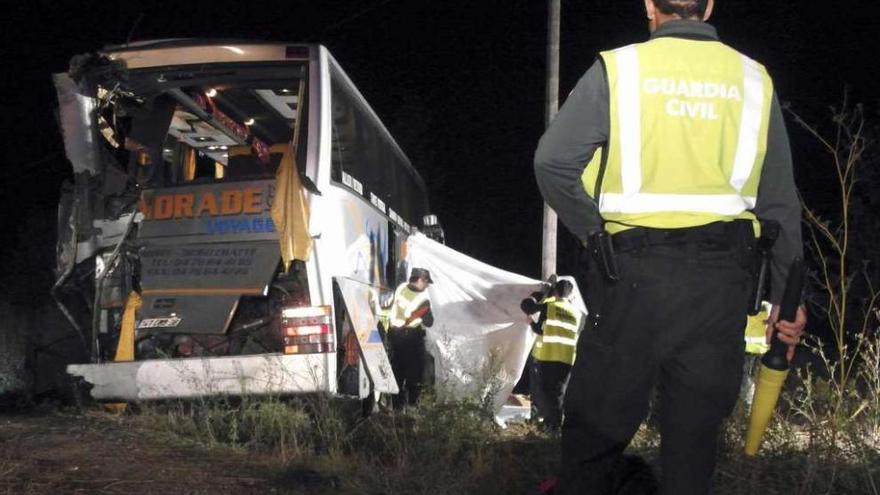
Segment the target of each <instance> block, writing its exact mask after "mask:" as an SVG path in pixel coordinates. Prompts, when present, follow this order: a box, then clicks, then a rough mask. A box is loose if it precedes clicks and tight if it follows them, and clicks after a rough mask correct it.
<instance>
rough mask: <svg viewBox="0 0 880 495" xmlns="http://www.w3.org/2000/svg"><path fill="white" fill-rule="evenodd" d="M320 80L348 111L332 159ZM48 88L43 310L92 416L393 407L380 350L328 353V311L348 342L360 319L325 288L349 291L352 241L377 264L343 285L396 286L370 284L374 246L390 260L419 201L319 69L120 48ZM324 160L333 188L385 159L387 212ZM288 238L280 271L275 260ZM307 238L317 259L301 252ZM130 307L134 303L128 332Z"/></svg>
mask: <svg viewBox="0 0 880 495" xmlns="http://www.w3.org/2000/svg"><path fill="white" fill-rule="evenodd" d="M330 65H333V67H334V70H335V71H336V72H334V76H333V77H336V78H337V80H336V82H334V83H333V84H335V86H333V87H334V88H337V89H340V88H341V91H342V92H344V94H345V96H346V98H349V99H352V98H353V99H354V100H353V101H354V102H355V103H356V105H355V106H350V107H345V108H344V110H345V112H346V114H345V115H344V116H341V115H340V116H339V118H345V119H347V120H348V121H349V122H347V123H346V124H345V129H343V131H344V135H343V137H342V138H341V139H343V140H344V141H339V140H336V141H333V140H331V139H330V136H331V135H332V132H331V129H330V127H329V126H331V125H332V122H333V121H332V117H333V115H334V112H338V111H339V109H333V108H331V102H332V100H331V99H330V98H329V89H330V87H331V85H330V80H329V77H330V76H329V74H330V73H329V72H328V68H329V67H330ZM55 81H56V87H57V89H58V99H59V105H60V107H61V112H60V115H61V118H60V119H59V120H60V124H61V126H62V132H63V135H64V140H65V150H66V152H67V156H68V158H69V159H70V161H71V163H72V164H73V167H74V171H75V172H76V173H75V177H76V181H75V182H74V184H72V185H69V186H68V187H67V192H66V193H64V194H63V200H62V204H61V205H60V206H61V207H60V208H59V226H58V229H59V237H58V263H57V264H58V267H57V271H58V275H59V276H58V283H57V284H56V290H55V291H54V292H55V293H57V295H58V296H59V297H58V298H59V300H60V301H61V300H63V301H64V303H65V305H66V307H68V308H72V309H71V311H69V313H71V314H72V315H73V316H72V317H70V320H71V322H72V323H73V324H74V325H76V326H78V327H79V328H80V330H81V333H82V334H83V335H84V340H88V341H89V342H88V343H87V347H88V348H89V349H90V351H91V360H92V361H93V363H92V364H79V365H72V366H70V367H69V368H68V371H69V373H70V374H72V375H75V376H80V377H82V378H83V379H84V380H86V381H87V382H89V383H91V384H92V385H93V389H92V396H93V397H95V398H98V399H101V400H112V399H124V400H139V399H155V398H172V397H192V396H197V395H207V394H214V393H224V394H239V393H257V394H261V393H299V392H314V391H323V392H329V393H340V394H345V395H350V396H355V397H362V398H363V397H365V396H366V395H367V394H368V393H369V392H370V391H371V390H377V391H389V392H396V383H395V380H394V377H393V374H392V373H391V371H390V365H389V363H388V356H387V355H386V354H385V350H384V346H382V344H381V341H380V342H379V344H378V345H376V342H374V341H371V340H369V338H366V339H364V340H363V341H360V340H359V339H353V340H352V339H348V340H343V335H342V333H343V332H342V328H341V326H339V325H337V322H339V321H348V322H349V323H348V324H350V322H351V317H348V318H349V319H348V320H346V319H345V318H344V317H342V316H340V315H341V314H342V313H344V312H345V311H346V307H349V308H351V309H352V311H353V312H354V314H355V316H356V317H357V318H360V319H359V320H358V328H359V330H358V332H359V335H360V334H361V333H363V332H364V331H365V330H364V328H361V327H362V325H368V324H370V321H372V320H370V321H368V320H363V318H361V316H362V315H361V313H362V312H363V311H362V310H363V309H364V308H369V305H366V306H365V305H364V304H366V303H363V302H361V301H357V300H353V299H352V300H350V299H349V297H348V296H347V297H346V299H345V301H344V303H343V302H339V304H337V300H336V298H335V293H334V280H335V278H334V277H337V276H342V277H345V276H347V275H353V274H352V273H349V272H348V271H349V270H350V269H351V267H352V265H351V264H350V263H349V262H348V260H347V259H346V256H347V254H348V253H349V252H350V251H351V250H350V246H349V245H348V244H350V243H352V242H354V241H352V239H359V240H358V241H357V242H361V241H360V239H363V238H366V237H365V236H375V235H377V233H378V234H380V235H381V236H382V237H383V239H382V240H381V242H382V245H383V246H386V247H384V248H382V249H383V250H382V251H379V252H376V251H370V252H365V253H364V254H365V255H366V256H368V258H369V259H368V260H367V261H366V263H367V265H368V268H369V269H368V270H366V271H363V273H360V272H359V273H357V274H354V275H356V276H357V278H363V275H364V274H366V273H369V274H370V275H369V281H368V284H367V286H366V287H368V288H371V290H374V291H376V290H384V291H388V290H389V286H392V287H393V286H394V285H396V283H398V280H396V279H395V278H392V277H389V276H388V274H390V273H393V272H394V270H390V269H388V267H399V263H400V262H402V256H400V255H399V253H398V252H396V251H394V252H392V253H391V254H390V255H389V254H388V247H387V246H389V245H390V243H391V242H394V241H395V240H396V243H397V244H398V245H402V242H403V241H404V240H405V237H406V235H408V234H409V233H410V232H412V228H411V227H410V226H411V225H415V224H416V222H417V220H418V219H419V218H420V217H421V216H422V215H423V214H424V213H426V212H425V211H424V210H423V208H422V207H423V206H425V207H426V201H425V199H424V198H425V195H424V191H422V193H421V194H417V193H416V191H415V190H413V191H412V192H410V191H409V190H408V189H407V187H409V186H410V185H415V186H417V187H420V188H421V189H422V190H423V189H424V184H423V183H422V182H421V179H420V178H419V177H418V176H417V174H416V173H415V171H414V170H413V169H412V166H411V165H410V164H409V162H408V160H406V159H405V157H403V155H402V152H401V151H400V150H399V148H397V146H396V144H394V143H393V140H392V139H391V137H390V135H389V134H387V131H386V130H385V129H384V127H383V126H382V125H381V123H380V122H378V119H377V118H376V116H375V114H374V113H372V110H370V109H369V107H368V106H367V104H366V102H365V101H364V100H363V98H362V97H361V96H360V94H359V93H358V92H357V90H356V89H355V88H354V87H353V85H352V84H351V81H350V80H349V79H348V78H347V77H346V76H345V75H344V74H343V73H342V72H341V69H339V68H338V66H336V65H335V61H333V60H332V57H330V56H329V54H328V53H327V51H326V49H324V48H323V47H320V46H316V45H286V44H261V43H256V44H239V45H230V44H228V43H215V42H210V41H193V40H176V41H163V42H155V43H153V42H147V43H138V44H132V45H130V46H125V47H119V48H113V49H108V50H105V51H104V53H101V54H90V55H85V56H78V57H74V59H73V60H72V61H71V70H70V72H69V73H68V74H62V75H56V76H55ZM340 85H341V86H340ZM340 94H343V93H340ZM355 118H356V119H359V120H358V121H357V122H354V120H353V119H355ZM333 132H336V131H333ZM334 153H335V155H336V156H337V157H338V158H339V157H342V158H344V159H345V165H344V167H345V168H346V169H348V168H349V167H352V166H354V164H356V163H358V162H359V161H363V163H365V164H368V165H365V166H369V167H374V166H375V165H376V164H374V163H373V162H371V160H378V159H389V157H393V159H394V160H396V161H395V162H394V166H395V167H398V168H401V170H402V172H401V173H400V175H399V178H398V179H395V178H394V177H395V176H393V175H389V176H388V178H383V179H382V181H378V182H375V184H376V185H379V184H387V189H388V191H387V192H381V194H380V191H378V190H369V189H368V190H367V191H363V190H361V191H360V192H356V191H355V190H353V189H350V188H343V186H346V183H347V184H349V185H351V184H355V183H357V184H360V185H361V186H363V185H364V184H366V185H367V186H369V187H372V186H373V185H374V183H373V182H368V181H367V178H366V177H365V176H360V179H357V178H352V177H358V175H357V174H355V175H354V176H352V175H349V174H348V173H347V172H346V173H345V174H344V177H340V176H339V174H340V167H342V166H343V165H341V164H340V163H337V162H333V161H332V160H333V159H332V158H331V157H332V156H333V155H334ZM401 157H402V158H401ZM367 170H368V168H364V169H363V172H364V173H366V172H367ZM306 171H308V173H306ZM389 173H390V172H389ZM282 177H284V178H285V179H284V181H283V182H282V179H281V178H282ZM349 179H351V180H352V181H353V182H351V181H349ZM388 179H391V181H390V182H389V181H388ZM404 179H405V180H406V182H405V183H404V182H401V183H400V184H397V182H395V181H403V180H404ZM361 181H362V182H361ZM333 188H337V189H339V190H340V191H344V195H341V194H337V195H335V196H334V198H339V197H342V196H350V198H347V199H346V206H345V207H344V208H340V207H339V206H338V205H337V204H335V203H330V202H328V203H326V205H327V207H326V208H324V209H322V210H321V212H320V213H319V217H318V218H310V216H309V215H310V213H309V211H310V208H311V205H312V200H313V198H314V197H315V196H317V195H320V194H321V192H319V191H325V190H329V189H333ZM371 191H372V196H369V195H368V196H366V199H365V197H364V196H363V195H362V194H367V193H370V192H371ZM393 194H399V195H401V198H400V199H395V198H394V197H392V196H393ZM404 194H406V195H409V196H411V197H413V198H416V199H417V201H419V203H418V204H417V206H413V205H408V204H405V203H404V202H403V201H404V198H403V197H402V195H404ZM279 195H280V196H279ZM331 196H333V195H331ZM386 202H387V206H386ZM378 206H381V210H377V207H378ZM392 207H393V208H394V209H393V210H392ZM389 215H390V218H393V221H389ZM282 220H283V221H282ZM365 220H366V223H365ZM349 230H350V231H349ZM294 235H295V236H298V237H297V238H296V239H295V240H293V239H292V237H291V239H288V242H286V243H283V245H285V246H286V247H287V249H286V250H285V251H284V253H285V259H284V261H285V263H282V256H281V250H279V241H284V240H285V236H294ZM322 235H325V236H326V238H327V239H333V241H334V242H333V243H330V242H326V243H324V247H323V248H322V249H321V250H315V251H314V252H311V251H312V250H311V249H310V247H311V243H312V242H313V238H315V239H317V238H320V237H321V236H322ZM279 238H281V239H279ZM370 239H373V241H371V242H379V240H378V239H374V237H370ZM358 245H360V244H358ZM291 246H295V248H293V249H291ZM303 246H306V248H305V249H303ZM310 252H311V255H309V253H310ZM290 253H293V255H292V256H291V255H290ZM297 258H301V259H297ZM289 259H292V261H289ZM288 262H289V266H288ZM364 263H365V262H364V261H363V260H361V261H359V262H358V264H357V265H356V267H355V268H354V269H355V270H356V271H357V270H363V269H364V268H367V265H364ZM398 271H400V270H398ZM374 274H376V276H374ZM132 291H136V292H137V294H139V297H138V299H139V300H140V303H139V305H138V306H137V307H134V306H133V307H132V308H128V313H126V301H130V300H131V298H129V297H128V296H129V294H130V293H131V292H132ZM346 291H347V292H350V291H349V290H348V289H346ZM367 292H370V290H367V291H366V292H365V291H358V293H357V294H356V295H355V296H353V297H368V296H367ZM83 296H85V297H83ZM90 299H91V300H90ZM84 301H88V303H85V304H84ZM65 305H62V308H63V309H64V308H65ZM86 314H88V315H90V317H84V316H83V315H86ZM123 314H128V315H129V316H127V317H125V318H123ZM131 314H134V318H131ZM132 321H133V323H132ZM372 323H373V324H375V321H372ZM123 326H126V333H125V335H126V338H124V339H123V338H121V337H122V335H123ZM128 332H130V333H128ZM364 335H367V334H364ZM130 336H133V337H132V338H130ZM131 341H133V342H134V344H133V349H130V352H120V351H121V349H119V348H118V347H119V346H120V345H121V344H119V342H131ZM129 345H131V344H129ZM345 355H354V356H356V357H355V360H354V362H348V361H346V360H345V359H344V358H343V356H345ZM115 356H133V359H134V360H133V361H131V362H110V361H111V360H112V359H114V357H115ZM358 356H359V357H358ZM126 359H127V358H126ZM340 365H344V366H345V367H346V370H347V371H346V373H347V374H346V377H342V376H341V371H340V370H339V367H340ZM352 370H353V372H354V375H352V374H351V372H352ZM352 376H354V380H348V378H350V377H352ZM345 380H348V381H346V382H345V383H343V381H345ZM349 385H353V386H349Z"/></svg>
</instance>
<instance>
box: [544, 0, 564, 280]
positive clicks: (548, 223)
mask: <svg viewBox="0 0 880 495" xmlns="http://www.w3.org/2000/svg"><path fill="white" fill-rule="evenodd" d="M560 11H561V8H560V0H547V87H546V98H547V101H546V108H545V112H544V126H545V127H547V126H549V125H550V122H552V121H553V118H554V117H555V116H556V112H557V111H558V110H559V19H560ZM557 224H558V222H557V220H556V212H555V211H553V209H551V208H550V206H548V205H547V203H544V235H543V242H542V256H541V278H543V279H544V280H547V278H548V277H549V276H550V275H551V274H554V273H556V226H557Z"/></svg>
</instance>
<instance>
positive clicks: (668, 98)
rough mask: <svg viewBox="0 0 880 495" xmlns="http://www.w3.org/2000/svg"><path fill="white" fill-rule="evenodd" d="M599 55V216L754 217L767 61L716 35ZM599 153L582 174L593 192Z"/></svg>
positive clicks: (630, 219) (767, 95)
mask: <svg viewBox="0 0 880 495" xmlns="http://www.w3.org/2000/svg"><path fill="white" fill-rule="evenodd" d="M601 56H602V60H603V61H604V63H605V68H606V72H607V76H608V85H609V111H610V113H609V115H610V135H609V142H608V149H607V152H608V163H607V167H606V171H605V175H604V177H603V181H602V187H601V197H600V198H599V201H598V203H599V210H600V212H601V213H602V216H603V217H604V218H605V219H606V220H612V221H614V220H616V221H619V222H624V223H628V224H633V225H641V226H645V227H657V228H678V227H692V226H697V225H704V224H706V223H710V222H714V221H718V220H733V219H737V218H746V219H752V220H753V219H754V215H752V213H751V212H749V211H748V210H750V209H752V208H754V206H755V203H756V201H757V199H756V198H757V193H758V183H759V181H760V176H761V169H762V166H763V163H764V156H765V154H766V150H767V128H768V126H769V119H770V104H771V101H772V97H773V83H772V81H771V80H770V77H769V76H768V75H767V72H766V71H765V70H764V67H763V66H761V65H760V64H758V63H757V62H754V61H753V60H751V59H749V58H748V57H746V56H744V55H742V54H740V53H738V52H737V51H735V50H733V49H731V48H729V47H727V46H725V45H723V44H722V43H720V42H709V41H691V40H685V39H680V38H668V37H664V38H657V39H654V40H651V41H648V42H646V43H640V44H636V45H630V46H626V47H623V48H620V49H618V50H614V51H611V52H603V53H602V54H601ZM600 160H601V152H600V151H597V152H596V153H595V155H594V156H593V160H592V161H591V162H590V164H589V165H588V166H587V168H586V169H585V172H584V175H583V176H582V181H583V185H584V188H585V189H586V191H587V192H588V193H589V194H590V196H591V197H593V196H594V192H595V185H596V178H597V176H598V169H599V166H598V165H599V163H600ZM607 228H608V230H609V231H610V232H612V233H614V232H619V231H621V230H625V229H626V228H627V227H626V226H621V225H618V224H614V223H613V222H612V223H609V224H608V225H607Z"/></svg>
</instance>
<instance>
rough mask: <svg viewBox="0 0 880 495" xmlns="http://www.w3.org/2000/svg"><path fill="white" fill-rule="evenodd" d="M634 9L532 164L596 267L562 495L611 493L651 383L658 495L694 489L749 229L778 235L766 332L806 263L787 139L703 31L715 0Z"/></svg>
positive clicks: (730, 351)
mask: <svg viewBox="0 0 880 495" xmlns="http://www.w3.org/2000/svg"><path fill="white" fill-rule="evenodd" d="M644 1H645V9H646V13H647V17H648V23H649V28H650V31H651V38H650V40H649V41H647V42H644V43H638V44H634V45H629V46H625V47H622V48H619V49H617V50H613V51H608V52H603V53H602V54H601V55H600V57H599V60H598V61H597V62H596V63H595V64H594V65H593V66H592V67H591V68H590V69H589V70H588V71H587V73H586V74H585V75H584V76H583V77H582V78H581V80H580V81H579V82H578V84H577V86H576V87H575V89H574V90H573V91H572V93H571V94H570V96H569V97H568V99H567V101H566V102H565V104H564V106H563V107H562V108H561V109H560V112H559V114H558V116H557V117H556V119H555V120H554V121H553V122H552V124H551V125H550V127H549V128H548V129H547V131H546V133H545V134H544V136H543V137H542V138H541V141H540V143H539V145H538V149H537V152H536V154H535V174H536V178H537V181H538V186H539V188H540V190H541V193H542V195H543V196H544V198H545V200H546V201H547V203H548V204H549V205H550V206H551V207H552V208H553V209H554V210H556V212H557V213H558V214H559V218H560V219H561V220H562V222H563V223H564V224H565V225H566V227H567V228H568V229H569V230H570V231H571V232H572V233H574V234H575V235H576V236H577V237H579V238H580V239H581V241H582V242H584V243H585V245H587V246H588V248H590V249H592V250H593V251H594V252H596V253H597V259H599V260H601V261H602V263H593V264H592V266H591V269H590V273H589V274H588V277H590V280H591V282H588V283H587V292H588V294H587V297H586V300H587V302H588V306H589V309H590V312H591V314H592V315H593V318H592V319H593V325H592V328H588V329H587V330H585V331H584V332H583V334H582V335H581V337H580V339H579V341H578V348H577V355H578V358H577V360H576V362H575V365H574V367H573V369H572V373H571V378H570V380H569V384H568V390H567V393H566V397H565V405H564V409H565V420H564V423H563V426H562V468H561V473H560V478H559V486H558V492H559V493H562V494H569V493H578V494H590V493H596V494H608V493H615V491H616V490H618V489H619V488H620V486H621V483H622V481H621V480H620V479H617V477H616V476H615V475H616V473H617V472H619V471H618V468H619V466H620V465H621V463H622V462H624V461H623V457H622V455H621V454H622V452H623V450H624V448H625V447H626V446H627V444H628V443H629V441H630V439H631V438H632V436H633V435H634V433H635V432H636V430H637V429H638V427H639V424H640V423H641V422H642V420H643V419H644V418H645V416H646V414H647V411H648V403H649V397H650V396H651V390H652V389H653V387H654V386H655V384H657V385H658V386H659V395H660V399H661V402H662V407H661V419H660V428H661V437H662V442H661V452H660V463H661V469H662V474H663V477H662V481H661V493H663V494H705V493H707V492H708V491H709V489H710V480H711V477H712V473H713V471H714V467H715V456H716V438H717V436H718V430H719V426H720V424H721V421H722V419H723V418H724V417H725V416H726V415H728V414H729V413H730V411H731V410H732V408H733V405H734V403H735V401H736V397H737V391H738V390H739V384H740V378H741V376H742V364H743V329H744V328H745V323H746V311H747V308H748V299H749V297H750V293H751V280H752V278H753V276H752V274H753V272H754V265H755V255H754V252H755V237H756V234H757V232H756V225H757V222H756V221H755V219H756V217H760V218H762V219H767V220H776V221H777V222H779V224H780V226H781V231H780V235H779V238H778V240H777V241H776V244H775V245H774V247H773V254H774V259H775V261H774V263H773V265H772V267H771V273H772V283H771V286H772V291H771V294H770V296H769V299H770V302H771V303H774V310H773V313H772V314H771V320H774V321H775V318H776V315H777V314H778V306H776V304H778V303H779V302H780V300H781V295H782V292H783V289H784V287H783V286H784V281H785V277H786V275H787V268H788V266H789V264H790V262H791V261H792V260H793V259H794V258H795V257H797V256H801V254H802V245H801V231H800V214H801V212H800V203H799V201H798V197H797V192H796V190H795V184H794V179H793V174H792V164H791V154H790V150H789V144H788V137H787V134H786V130H785V125H784V122H783V119H782V113H781V111H780V107H779V103H778V102H777V98H776V95H775V94H774V91H773V84H772V81H771V79H770V77H769V76H768V74H767V72H766V70H765V69H764V67H763V66H762V65H760V64H759V63H757V62H755V61H753V60H752V59H750V58H748V57H746V56H745V55H742V54H740V53H738V52H737V51H735V50H733V49H731V48H729V47H727V46H726V45H724V44H722V43H721V42H720V41H719V40H718V35H717V33H716V31H715V29H714V28H713V27H712V26H711V25H709V24H707V23H705V22H704V21H705V20H706V19H707V18H708V17H709V14H710V13H711V11H712V7H713V0H644ZM585 164H586V166H585ZM600 266H601V267H602V268H603V269H602V273H601V275H600V274H599V267H600ZM593 279H597V280H601V281H598V282H592V280H593ZM805 321H806V316H805V312H804V310H803V308H801V309H800V310H799V311H798V316H797V318H796V321H795V322H778V323H775V326H776V328H777V329H779V330H780V332H781V333H780V338H781V339H782V341H783V342H785V343H786V344H789V346H790V348H789V358H790V357H791V354H792V353H793V352H794V345H795V344H796V343H797V342H798V339H799V337H800V335H801V333H802V331H803V327H804V324H805ZM624 481H625V480H624Z"/></svg>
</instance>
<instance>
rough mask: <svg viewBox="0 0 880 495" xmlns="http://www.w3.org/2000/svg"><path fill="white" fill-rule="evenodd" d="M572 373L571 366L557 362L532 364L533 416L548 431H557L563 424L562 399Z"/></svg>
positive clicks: (531, 392)
mask: <svg viewBox="0 0 880 495" xmlns="http://www.w3.org/2000/svg"><path fill="white" fill-rule="evenodd" d="M570 371H571V366H570V365H568V364H565V363H560V362H557V361H538V360H535V361H534V362H533V363H532V369H531V372H530V375H529V393H530V395H531V399H532V414H533V417H534V418H535V419H538V420H539V421H541V424H542V425H543V426H544V427H546V428H548V429H551V430H556V429H558V428H559V426H560V425H561V424H562V397H563V395H564V394H565V384H566V381H567V380H568V375H569V372H570Z"/></svg>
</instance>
